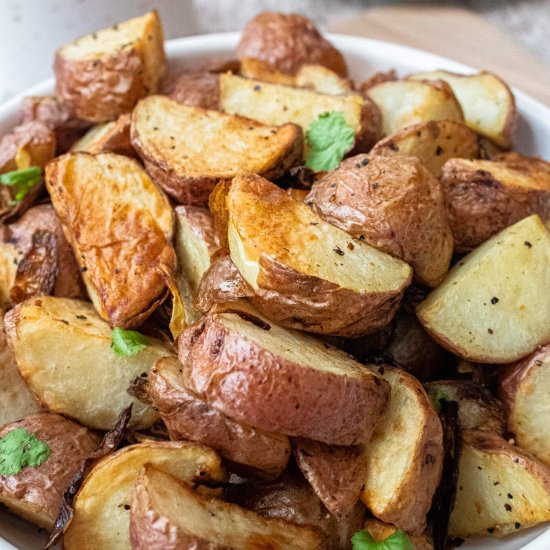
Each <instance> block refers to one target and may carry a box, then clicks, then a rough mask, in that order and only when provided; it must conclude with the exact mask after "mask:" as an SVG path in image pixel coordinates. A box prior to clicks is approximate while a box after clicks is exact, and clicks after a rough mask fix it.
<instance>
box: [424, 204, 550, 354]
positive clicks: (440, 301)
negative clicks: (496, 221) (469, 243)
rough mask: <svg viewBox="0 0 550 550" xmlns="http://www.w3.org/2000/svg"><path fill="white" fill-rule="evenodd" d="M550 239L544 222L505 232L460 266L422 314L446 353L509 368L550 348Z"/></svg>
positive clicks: (430, 297) (534, 221)
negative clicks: (543, 347)
mask: <svg viewBox="0 0 550 550" xmlns="http://www.w3.org/2000/svg"><path fill="white" fill-rule="evenodd" d="M549 269H550V234H549V233H548V230H547V229H546V227H545V226H544V224H543V223H542V221H541V220H540V218H539V217H538V216H536V215H535V216H530V217H528V218H525V219H523V220H521V221H520V222H518V223H516V224H515V225H512V226H511V227H508V228H507V229H504V230H503V231H501V232H500V233H498V234H497V235H495V236H494V237H492V238H491V239H489V240H488V241H486V242H485V243H484V244H482V245H481V246H479V247H478V248H476V250H474V251H473V252H471V253H470V254H469V255H468V256H466V257H465V258H463V259H462V260H460V261H459V262H458V263H457V264H456V265H455V266H454V267H453V269H452V270H451V271H450V272H449V274H448V275H447V277H446V278H445V280H444V281H443V283H442V284H441V285H440V286H439V287H438V288H436V289H435V290H433V291H432V292H431V293H430V294H429V295H428V297H427V298H426V300H424V301H423V302H422V303H421V304H420V305H419V306H418V308H417V310H416V311H417V315H418V319H419V320H420V322H421V323H422V325H423V326H424V328H425V329H426V330H427V331H428V333H429V334H430V335H431V336H432V337H433V338H435V340H436V341H437V342H439V343H440V344H441V345H442V346H443V347H445V348H447V349H448V350H450V351H451V352H452V353H454V354H455V355H458V356H460V357H462V358H463V359H466V360H468V361H474V362H477V363H497V364H506V363H512V362H513V361H517V360H518V359H521V358H522V357H525V356H526V355H528V354H529V353H531V352H532V351H534V350H535V349H536V348H537V346H540V345H543V344H546V343H548V342H550V294H549V293H547V292H546V291H544V290H543V289H545V288H546V284H547V283H546V280H547V274H548V270H549Z"/></svg>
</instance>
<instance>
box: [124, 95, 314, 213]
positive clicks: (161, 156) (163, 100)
mask: <svg viewBox="0 0 550 550" xmlns="http://www.w3.org/2000/svg"><path fill="white" fill-rule="evenodd" d="M131 137H132V144H133V146H134V147H135V148H136V150H137V151H138V153H139V155H140V156H141V158H142V159H143V161H144V163H145V166H146V168H147V170H148V171H149V173H150V174H151V177H152V178H153V179H154V180H155V182H156V183H157V184H158V185H160V186H161V187H162V188H163V189H164V190H165V191H166V192H167V193H168V194H169V195H170V196H171V197H172V198H174V199H175V200H176V201H177V202H179V203H183V204H191V203H195V204H196V203H203V202H206V201H208V197H209V196H210V193H211V191H212V190H213V189H214V187H215V186H216V184H217V183H218V182H223V181H231V179H232V178H233V177H234V176H236V175H237V174H238V173H239V172H241V171H242V170H250V171H252V172H254V173H257V174H263V175H265V177H267V178H269V179H276V178H278V177H280V176H282V175H283V174H284V173H285V172H286V171H287V170H288V169H289V168H291V167H292V166H294V165H295V164H297V163H299V162H301V159H302V153H303V143H304V138H303V134H302V131H301V130H300V128H299V127H298V126H296V125H295V124H285V125H283V126H267V125H265V124H260V123H259V122H254V121H252V120H248V119H245V118H242V117H238V116H233V115H228V114H224V113H219V112H217V111H206V110H204V109H200V108H199V107H190V106H188V105H180V104H179V103H176V102H175V101H172V100H171V99H169V98H167V97H163V96H151V97H148V98H147V99H144V100H142V101H141V102H140V103H139V105H138V106H137V107H136V108H135V109H134V112H133V114H132V126H131Z"/></svg>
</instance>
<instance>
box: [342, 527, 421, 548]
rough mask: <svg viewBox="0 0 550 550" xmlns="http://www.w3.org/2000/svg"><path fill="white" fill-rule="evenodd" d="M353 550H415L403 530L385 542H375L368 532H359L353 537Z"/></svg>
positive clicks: (399, 530)
mask: <svg viewBox="0 0 550 550" xmlns="http://www.w3.org/2000/svg"><path fill="white" fill-rule="evenodd" d="M351 543H352V545H353V550H414V545H413V543H412V542H411V540H410V539H409V537H408V536H407V535H405V533H403V531H401V529H398V530H397V531H396V532H395V533H394V534H393V535H391V536H389V537H388V538H387V539H384V540H378V541H376V540H374V539H373V538H372V537H371V535H370V533H369V532H368V531H357V533H355V535H353V537H351Z"/></svg>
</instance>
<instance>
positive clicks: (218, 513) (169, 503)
mask: <svg viewBox="0 0 550 550" xmlns="http://www.w3.org/2000/svg"><path fill="white" fill-rule="evenodd" d="M182 511H185V512H184V513H182ZM130 518H131V519H130V540H131V542H132V549H133V550H151V549H152V548H162V549H163V550H180V549H182V548H197V549H198V548H204V549H205V550H206V549H212V550H214V549H220V550H221V549H223V548H235V549H236V548H238V549H239V550H256V549H258V548H269V549H270V550H271V549H272V550H314V549H318V548H322V543H323V541H324V536H323V534H322V533H321V532H320V531H318V530H317V529H314V528H313V527H309V526H299V525H294V524H292V523H290V522H287V521H284V520H281V519H275V518H265V517H262V516H260V515H259V514H256V513H255V512H252V511H250V510H245V509H244V508H241V507H239V506H237V505H236V504H230V503H227V502H223V501H222V500H219V499H217V498H215V497H208V496H204V495H200V494H199V493H197V492H195V491H194V490H193V489H192V488H191V487H190V486H189V485H187V484H186V483H183V482H181V481H178V480H177V479H176V478H174V477H173V476H171V475H168V474H165V473H163V472H161V471H159V470H157V469H155V468H154V467H152V466H150V465H146V466H144V468H143V469H142V471H141V472H140V475H139V478H138V482H137V484H136V489H135V491H134V496H133V498H132V510H131V515H130ZM69 550H70V549H69Z"/></svg>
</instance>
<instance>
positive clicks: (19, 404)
mask: <svg viewBox="0 0 550 550" xmlns="http://www.w3.org/2000/svg"><path fill="white" fill-rule="evenodd" d="M4 313H5V312H4V311H3V310H0V403H2V406H1V407H0V426H4V424H7V423H8V422H15V421H17V420H21V419H23V418H25V417H26V416H29V415H30V414H33V413H37V412H39V411H40V410H41V407H40V405H39V403H38V402H37V401H36V399H35V398H34V396H33V395H32V393H31V392H30V390H29V388H28V387H27V384H26V383H25V381H24V380H23V378H22V377H21V374H20V373H19V369H18V368H17V364H16V362H15V357H14V356H13V352H12V351H11V350H10V348H9V347H8V342H7V340H6V335H5V333H4Z"/></svg>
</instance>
